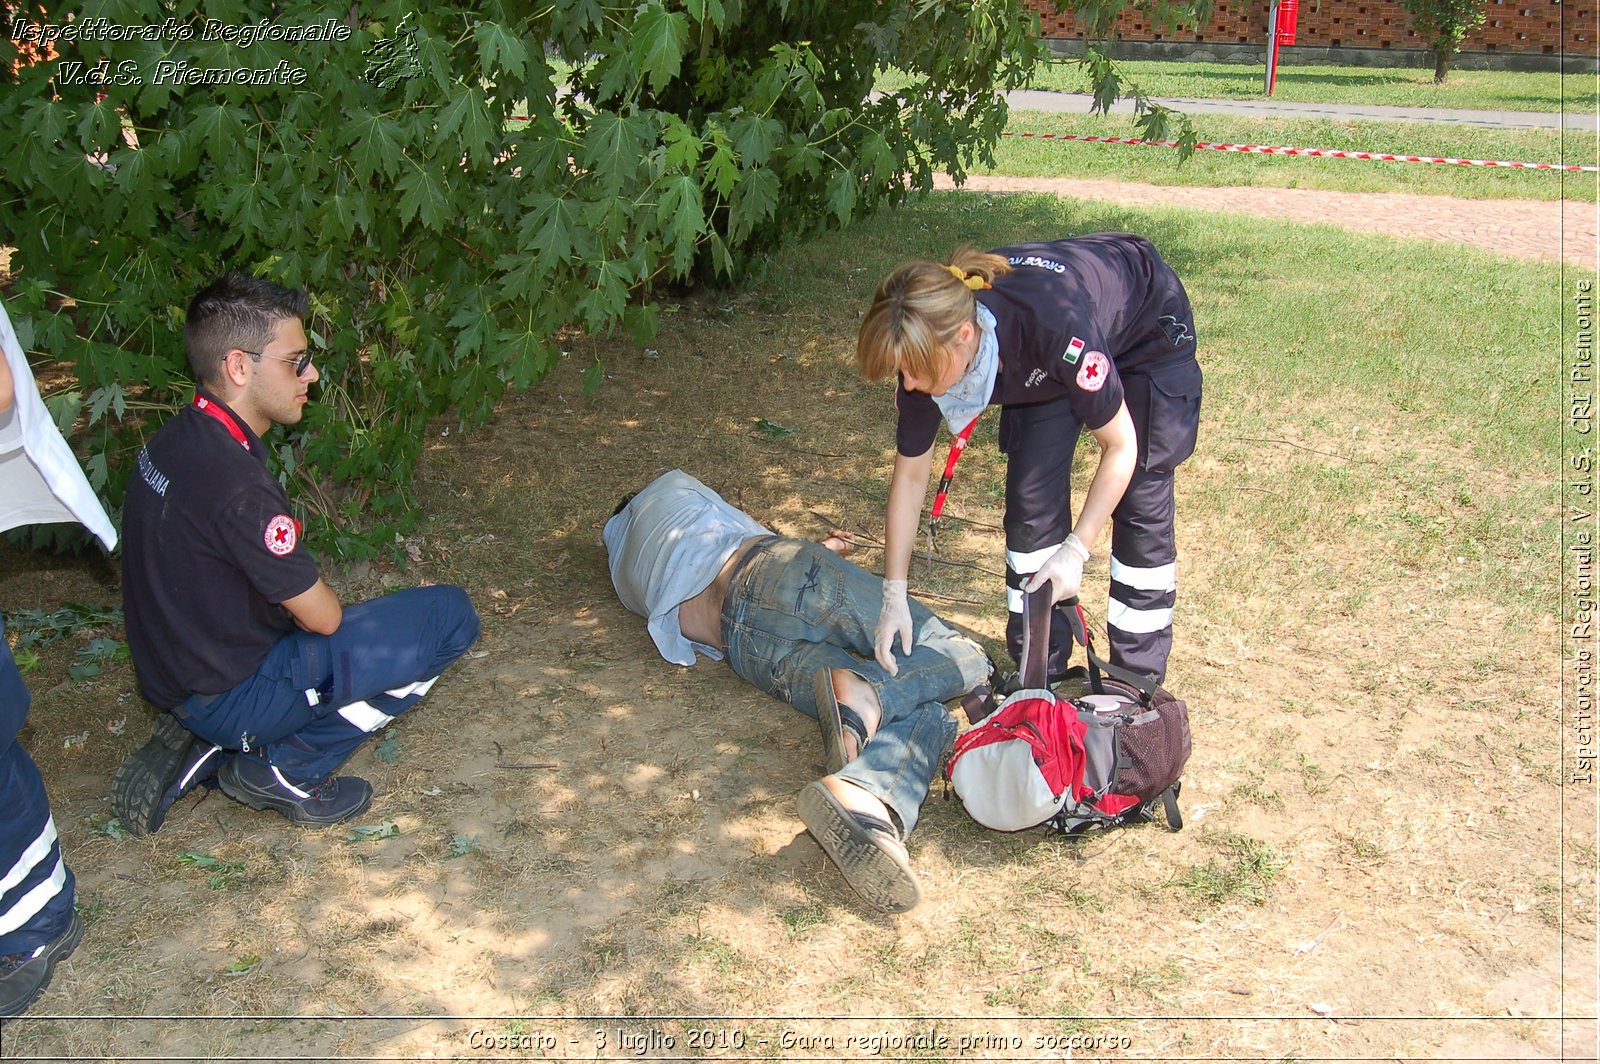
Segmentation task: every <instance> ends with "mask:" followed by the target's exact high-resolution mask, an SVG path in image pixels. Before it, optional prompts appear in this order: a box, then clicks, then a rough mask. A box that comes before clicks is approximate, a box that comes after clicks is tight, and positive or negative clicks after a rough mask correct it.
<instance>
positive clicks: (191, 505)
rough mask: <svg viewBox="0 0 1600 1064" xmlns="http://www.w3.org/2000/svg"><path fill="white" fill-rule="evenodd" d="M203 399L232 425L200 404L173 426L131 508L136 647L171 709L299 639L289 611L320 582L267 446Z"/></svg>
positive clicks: (126, 520)
mask: <svg viewBox="0 0 1600 1064" xmlns="http://www.w3.org/2000/svg"><path fill="white" fill-rule="evenodd" d="M200 396H201V398H203V399H204V400H206V401H207V402H208V403H212V404H215V407H216V412H217V413H218V414H221V415H224V417H225V418H226V419H227V420H226V421H225V420H223V419H221V418H217V417H213V416H211V415H210V414H207V413H206V412H205V411H203V410H201V409H200V408H198V407H197V406H194V405H190V406H188V407H185V408H184V409H183V410H182V411H180V412H179V413H178V414H177V416H176V417H174V418H172V420H170V421H168V422H167V423H166V424H165V425H163V426H162V427H161V429H160V431H158V432H157V433H156V434H155V435H154V436H152V437H151V438H150V440H149V441H148V442H147V443H146V444H145V446H144V448H143V449H142V450H141V451H140V452H139V457H138V464H137V468H136V469H135V470H134V472H133V475H132V476H131V477H129V478H128V493H127V497H126V499H125V500H124V502H123V510H122V603H123V612H124V614H125V616H126V620H127V627H128V649H129V651H130V652H131V653H132V657H133V666H134V671H135V672H136V673H137V674H138V677H139V686H140V688H141V689H142V690H143V691H144V695H145V697H146V698H148V699H149V700H150V701H151V702H153V703H154V704H155V705H157V706H160V707H162V708H165V709H170V708H171V707H173V706H176V705H178V704H179V703H181V702H182V701H183V700H184V699H186V698H188V697H189V696H190V695H192V694H200V695H212V694H217V693H219V692H222V691H226V690H228V689H229V688H231V687H233V686H234V685H235V684H237V683H239V682H240V681H241V680H243V679H244V678H245V677H247V676H249V675H250V674H251V673H253V672H255V671H256V669H258V668H260V666H261V662H262V661H263V660H264V659H265V658H266V656H267V652H268V651H269V650H271V649H272V646H273V644H275V643H276V642H277V641H278V640H280V639H282V638H283V637H284V636H285V635H286V634H288V633H289V632H292V631H294V630H295V623H294V618H293V617H292V616H291V615H290V614H289V611H288V610H286V609H284V608H283V607H282V606H281V605H280V603H282V602H283V600H284V599H289V598H293V597H294V596H296V595H299V594H301V593H302V592H304V591H308V590H310V588H311V586H312V585H313V584H315V583H316V582H317V578H318V570H317V563H316V561H315V560H314V559H312V557H311V555H310V553H309V552H308V551H306V549H305V547H304V545H303V544H302V543H301V542H300V532H301V530H300V524H299V522H298V521H296V520H295V519H294V518H293V517H292V516H291V514H290V511H289V500H288V497H287V496H286V495H285V494H284V491H283V487H282V486H281V485H280V484H279V483H278V482H277V480H275V479H274V478H273V476H272V474H271V473H269V472H268V471H267V467H266V464H265V457H266V451H265V448H264V447H263V445H262V443H261V440H260V438H258V437H257V436H256V434H255V433H254V432H252V431H251V430H250V426H248V425H246V424H245V423H244V422H243V421H242V420H241V419H240V418H239V417H238V416H237V415H235V414H234V413H233V412H232V411H231V410H229V409H228V408H227V406H225V405H224V404H223V403H222V402H221V401H220V400H218V399H217V398H216V397H215V396H212V395H210V394H209V393H207V392H205V391H201V392H200ZM228 421H231V422H232V424H233V425H234V426H235V428H237V429H238V430H239V436H240V438H242V440H243V442H242V443H241V442H240V439H238V438H235V436H234V435H233V433H231V432H230V431H229V429H228V427H227V422H228Z"/></svg>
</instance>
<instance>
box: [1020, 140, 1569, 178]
mask: <svg viewBox="0 0 1600 1064" xmlns="http://www.w3.org/2000/svg"><path fill="white" fill-rule="evenodd" d="M1004 135H1005V136H1007V137H1026V138H1030V139H1034V140H1083V141H1089V142H1091V143H1094V144H1142V145H1145V146H1147V147H1153V148H1176V147H1177V146H1178V142H1177V141H1175V140H1140V139H1139V138H1138V137H1087V136H1080V135H1078V134H1076V133H1013V132H1011V131H1010V130H1007V131H1006V132H1005V134H1004ZM1195 147H1196V148H1208V149H1210V150H1211V151H1233V152H1245V153H1249V154H1255V155H1313V156H1319V157H1321V158H1324V159H1370V160H1375V161H1377V162H1385V163H1446V164H1448V165H1451V166H1509V167H1511V168H1512V169H1514V170H1566V171H1583V172H1586V173H1595V172H1600V166H1566V165H1563V164H1560V163H1515V162H1503V161H1501V160H1499V159H1446V158H1439V157H1437V156H1429V155H1390V154H1388V153H1386V152H1376V151H1344V150H1342V149H1336V148H1276V147H1267V146H1265V145H1261V144H1213V143H1211V142H1210V141H1205V140H1202V141H1200V142H1199V143H1197V144H1196V145H1195Z"/></svg>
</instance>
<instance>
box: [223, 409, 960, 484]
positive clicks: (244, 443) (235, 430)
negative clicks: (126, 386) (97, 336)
mask: <svg viewBox="0 0 1600 1064" xmlns="http://www.w3.org/2000/svg"><path fill="white" fill-rule="evenodd" d="M194 408H195V409H196V410H198V411H200V412H201V413H202V414H206V415H208V416H210V417H214V418H216V419H217V420H218V421H220V422H222V427H223V428H225V429H227V430H228V435H229V436H232V437H233V438H234V439H235V440H238V441H239V446H240V447H243V448H244V449H245V450H247V451H248V450H249V449H250V437H248V436H246V435H245V434H244V429H242V428H240V427H239V423H238V422H236V421H234V420H233V418H231V417H229V416H228V412H227V411H226V410H224V409H223V408H222V407H221V406H219V405H217V404H216V403H213V402H212V401H211V400H210V399H207V398H206V397H205V396H203V395H201V394H200V393H199V392H195V393H194ZM950 464H951V465H952V466H953V465H955V461H954V460H953V459H952V460H951V463H950Z"/></svg>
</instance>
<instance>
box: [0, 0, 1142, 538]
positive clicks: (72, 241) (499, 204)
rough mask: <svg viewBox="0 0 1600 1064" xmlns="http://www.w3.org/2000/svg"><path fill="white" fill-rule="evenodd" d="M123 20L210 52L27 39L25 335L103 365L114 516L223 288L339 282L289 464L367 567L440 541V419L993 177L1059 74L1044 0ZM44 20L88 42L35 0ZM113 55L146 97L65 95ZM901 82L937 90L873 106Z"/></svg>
mask: <svg viewBox="0 0 1600 1064" xmlns="http://www.w3.org/2000/svg"><path fill="white" fill-rule="evenodd" d="M1104 2H1106V3H1112V2H1122V0H1104ZM96 13H97V14H104V15H106V16H107V17H108V18H110V19H112V20H113V21H117V22H119V23H120V24H126V25H135V26H157V25H162V24H167V23H166V20H168V19H170V20H171V23H170V24H171V25H176V26H180V27H185V28H187V29H189V30H192V31H193V33H192V34H191V35H190V37H189V38H181V37H177V36H173V35H168V36H166V37H164V38H162V39H160V40H158V41H154V42H151V41H138V40H90V39H83V37H82V36H81V35H80V38H79V39H77V40H72V41H67V40H60V41H58V42H56V45H55V54H43V53H41V52H39V51H38V50H28V49H27V47H26V44H25V42H22V41H19V40H17V39H0V78H3V79H7V80H10V81H13V82H15V84H8V85H6V86H5V87H4V89H3V91H0V150H3V151H4V152H5V157H6V158H7V159H8V160H9V161H10V165H8V166H7V167H5V168H3V169H0V244H4V245H9V246H12V247H14V248H15V249H16V250H15V252H14V254H13V256H12V259H11V269H12V270H13V272H14V274H15V276H16V281H15V283H14V285H13V287H12V290H11V292H10V293H9V294H8V296H7V305H8V309H9V310H10V312H11V315H12V318H13V320H14V321H15V322H16V323H17V326H18V331H19V334H20V335H22V336H24V337H26V338H27V341H28V343H29V347H30V350H31V351H32V353H33V354H34V355H35V356H36V357H39V356H43V357H51V358H58V359H61V360H63V361H66V362H70V363H72V364H73V366H74V369H75V371H76V374H77V377H78V382H79V386H78V388H77V393H78V398H77V399H75V400H74V401H73V403H72V404H71V405H72V408H73V410H74V411H80V410H83V408H84V406H85V404H84V401H83V399H82V398H81V397H82V396H83V395H87V396H89V397H90V399H89V401H88V403H87V410H86V413H87V414H88V415H89V421H90V422H92V423H91V424H88V425H87V426H86V431H87V438H86V439H84V442H85V444H86V446H87V447H88V450H89V452H90V454H91V456H92V459H91V461H92V464H93V468H94V469H95V470H96V471H97V472H98V471H99V470H102V469H103V470H105V472H106V477H107V481H108V488H109V494H110V496H111V501H112V502H113V503H115V502H116V500H117V497H118V496H119V494H120V487H119V485H120V483H121V482H122V479H123V478H124V477H125V474H126V469H127V466H128V465H129V462H130V459H131V457H132V456H133V454H134V453H136V451H137V445H138V442H139V439H140V437H141V435H142V434H143V433H146V432H148V431H149V429H150V428H151V427H152V425H153V423H154V421H155V420H158V419H159V418H160V417H161V416H164V413H165V412H166V411H169V410H172V409H175V408H176V407H177V405H178V404H179V403H181V402H183V401H185V400H186V399H187V398H188V392H189V388H190V386H191V382H190V381H189V380H188V369H187V367H186V365H185V363H184V358H183V353H182V342H181V326H182V320H183V308H184V306H185V305H186V304H187V302H188V299H189V298H190V297H191V296H192V294H193V293H194V292H195V291H196V290H197V289H199V288H200V287H201V286H202V285H204V284H205V283H206V282H207V281H209V280H210V279H211V278H212V277H214V276H215V275H216V274H217V273H219V272H220V271H222V270H223V269H244V270H249V271H252V272H254V273H256V274H258V275H261V276H265V277H268V278H271V279H273V280H276V281H279V282H280V283H285V284H290V285H294V286H297V287H304V288H306V289H308V290H309V291H310V292H311V293H312V296H313V299H314V308H315V309H314V314H313V320H312V322H311V323H310V331H311V332H312V334H313V335H314V336H315V337H316V339H315V341H314V342H315V343H316V344H317V352H316V354H317V363H318V366H319V368H320V369H321V370H322V384H321V385H320V386H319V391H318V393H317V395H316V399H317V402H316V403H315V404H313V406H312V408H311V411H310V413H309V414H308V416H307V418H306V419H305V420H304V421H302V422H301V423H300V424H299V425H297V426H295V427H294V428H293V429H291V430H288V431H284V432H280V433H279V434H278V435H277V436H276V437H275V438H274V439H273V440H272V441H271V442H272V448H271V449H272V451H273V454H274V455H275V456H276V457H275V459H274V460H275V462H276V463H277V466H278V469H279V472H280V475H282V476H283V477H284V478H285V480H286V481H287V482H288V483H289V484H290V486H291V493H292V494H293V496H294V497H295V498H296V499H297V501H298V502H299V504H301V505H303V506H304V507H305V509H306V510H307V513H308V516H309V517H310V518H311V520H312V524H313V536H314V542H317V543H318V544H319V545H320V546H326V545H329V544H333V545H334V546H335V547H336V549H337V550H338V551H339V552H342V553H357V554H361V553H370V552H372V551H374V550H377V549H383V545H384V544H388V543H392V540H393V535H394V533H395V531H396V530H404V529H405V528H406V527H408V526H409V525H410V524H411V523H413V522H414V521H415V520H416V512H415V507H414V506H412V505H411V501H410V499H409V496H408V493H407V485H408V483H409V481H410V476H411V468H412V463H414V462H415V460H416V457H417V455H418V454H420V452H421V434H422V431H423V427H424V425H425V424H426V423H427V422H428V420H429V419H430V418H433V417H436V416H438V415H440V414H443V413H445V412H446V411H450V410H454V411H455V412H456V414H457V415H458V416H459V417H460V418H461V419H462V420H463V421H468V422H470V421H476V420H479V419H482V418H484V417H487V416H488V415H489V413H490V412H491V411H492V409H493V405H494V403H495V401H496V400H497V399H498V398H499V397H500V396H501V395H502V394H503V393H504V391H505V390H506V389H507V388H525V387H529V386H531V385H533V384H535V383H537V382H538V381H539V380H540V379H541V378H542V377H543V375H544V374H545V373H547V372H548V371H549V369H550V367H551V366H552V365H553V364H554V360H555V359H556V358H557V357H558V347H557V344H556V343H555V339H554V338H555V337H556V335H557V333H558V332H559V331H561V330H563V329H573V328H577V329H581V330H587V331H590V332H599V331H605V330H611V329H624V330H627V331H628V332H630V333H631V334H633V335H635V336H638V337H640V338H648V337H649V335H650V334H651V332H652V330H653V329H654V327H655V322H656V310H655V308H654V307H653V306H651V305H650V303H649V299H650V296H651V293H652V292H653V291H655V290H656V289H658V288H659V287H660V286H661V285H662V284H665V283H669V282H681V281H687V280H704V281H713V282H716V281H719V280H720V281H725V280H727V279H730V278H733V277H735V276H737V275H738V274H739V273H740V272H741V271H742V270H744V269H745V268H746V265H747V264H748V263H749V261H750V260H751V259H752V257H753V256H755V255H757V254H759V253H760V252H761V251H762V250H763V249H765V248H767V247H769V246H772V245H775V244H777V243H779V242H781V241H786V240H793V239H798V238H801V237H803V236H804V235H806V234H807V233H809V232H812V231H814V230H817V229H819V228H825V227H830V226H840V225H847V224H849V223H850V222H851V221H853V220H855V219H857V218H860V217H862V216H863V215H865V214H866V213H868V212H870V211H872V210H874V209H876V208H877V207H878V206H879V205H880V204H883V203H885V202H890V203H892V202H897V201H899V200H900V199H901V198H902V197H903V196H904V195H905V194H906V191H907V190H908V189H926V188H929V187H931V184H932V177H933V174H934V173H936V172H940V171H946V172H951V173H954V174H957V175H961V174H963V173H964V172H965V170H966V168H967V167H968V166H970V165H972V163H973V162H974V161H975V160H978V159H985V158H988V157H990V153H991V151H992V148H993V145H994V143H995V140H996V139H997V138H998V136H999V135H1000V132H1001V130H1002V128H1003V126H1004V122H1005V104H1004V102H1003V101H1002V100H1001V98H1000V97H999V95H998V94H997V92H998V90H1004V89H1008V88H1016V87H1020V86H1021V85H1023V84H1024V83H1025V81H1026V79H1027V77H1028V75H1029V72H1030V71H1031V69H1032V67H1033V64H1034V62H1035V60H1036V58H1037V57H1038V56H1039V55H1040V54H1041V52H1042V47H1041V45H1040V43H1039V42H1038V41H1037V39H1036V38H1035V36H1034V34H1033V29H1034V19H1033V17H1032V16H1031V15H1029V14H1028V12H1027V11H1026V10H1025V9H1024V8H1023V6H1022V3H1021V0H904V2H899V3H890V4H884V3H881V2H880V0H779V2H775V3H754V2H751V0H642V2H639V0H634V2H631V3H629V4H627V5H622V6H606V5H604V4H603V3H602V2H601V0H550V2H549V3H545V4H538V5H515V4H504V3H500V2H498V0H497V2H493V3H465V2H448V0H447V2H445V3H443V4H439V5H432V6H426V7H418V6H417V5H413V4H408V3H403V2H401V0H372V2H370V3H364V4H361V5H359V6H357V7H350V6H349V5H344V6H328V5H326V4H324V3H321V2H316V0H278V2H277V3H275V4H270V5H269V4H267V3H266V2H265V0H230V2H229V3H227V4H225V5H222V4H217V3H202V2H200V0H141V2H140V3H137V4H133V3H112V4H109V5H101V7H100V8H96ZM13 17H14V18H16V19H26V20H28V21H29V22H30V23H51V22H59V21H60V16H59V12H54V11H51V10H48V9H46V8H44V7H41V6H40V5H39V4H37V3H26V2H24V3H20V4H18V5H17V7H16V9H15V11H14V14H13ZM207 19H216V20H218V22H220V23H221V24H223V25H236V26H253V25H254V24H256V23H257V22H259V21H261V20H263V19H264V20H266V21H267V22H268V23H270V24H272V25H275V26H279V27H288V28H297V27H300V28H303V27H310V26H319V25H323V24H325V23H326V22H327V21H328V20H330V19H331V20H333V22H334V24H335V25H337V26H339V27H340V28H341V34H342V39H321V40H312V41H299V42H295V43H292V44H291V43H286V42H275V41H270V40H262V41H257V42H255V43H253V44H251V45H248V46H245V45H241V44H239V43H237V42H233V43H227V42H217V41H206V40H205V39H204V35H203V33H202V30H203V28H204V26H205V25H206V20H207ZM163 61H167V62H175V63H183V64H187V69H191V70H195V71H200V72H202V73H204V72H205V71H212V72H216V71H220V72H222V73H227V72H228V71H230V70H238V69H245V70H258V71H259V70H272V69H275V68H282V67H286V68H288V69H289V70H291V71H297V72H298V80H295V79H293V78H285V77H273V76H268V77H265V78H257V79H254V80H253V81H251V82H249V83H243V84H241V83H237V82H226V83H223V84H204V83H189V82H186V81H183V80H173V79H171V78H167V79H162V78H160V77H158V76H157V64H158V63H161V62H163ZM102 63H103V64H105V69H109V70H112V71H119V70H129V71H132V72H133V73H134V74H135V75H136V76H135V77H134V78H133V79H131V80H128V81H126V82H114V83H106V84H84V83H76V82H73V81H72V79H71V78H69V77H67V76H65V75H64V73H63V71H64V70H67V69H69V67H68V64H77V66H75V67H71V68H70V69H74V70H79V69H87V68H92V67H95V66H96V65H98V64H102ZM275 64H276V67H275ZM887 68H894V69H896V70H898V71H900V72H901V73H902V74H903V75H904V76H905V78H906V87H905V88H903V89H900V90H898V91H895V92H891V93H886V94H884V95H881V96H873V95H872V92H871V90H872V87H873V79H874V76H875V74H876V73H877V72H878V71H880V70H884V69H887ZM555 69H559V70H561V71H562V77H561V84H559V85H557V84H556V82H555V80H554V77H553V73H552V71H553V70H555ZM206 76H209V75H206ZM1151 113H1152V114H1155V115H1156V116H1157V117H1160V112H1159V111H1156V110H1154V109H1152V111H1151ZM596 365H597V366H598V365H599V363H596ZM602 379H603V374H602V373H601V372H600V371H598V370H596V371H594V372H593V373H592V374H591V376H590V377H589V378H588V379H587V381H586V387H588V386H590V385H592V386H596V387H598V386H599V383H600V381H601V380H602ZM57 407H60V408H62V409H64V408H65V406H64V404H63V403H61V402H58V403H57ZM84 431H85V429H82V428H81V429H80V433H82V432H84Z"/></svg>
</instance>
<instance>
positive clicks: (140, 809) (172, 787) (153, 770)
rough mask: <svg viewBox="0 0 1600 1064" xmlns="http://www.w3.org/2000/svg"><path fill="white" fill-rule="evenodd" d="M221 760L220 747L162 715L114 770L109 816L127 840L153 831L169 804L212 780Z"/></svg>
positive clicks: (172, 717) (156, 829) (164, 817)
mask: <svg viewBox="0 0 1600 1064" xmlns="http://www.w3.org/2000/svg"><path fill="white" fill-rule="evenodd" d="M225 756H226V754H224V752H223V750H222V747H220V746H213V745H212V744H210V743H208V742H206V741H205V740H204V739H201V738H200V737H199V736H197V735H195V734H194V733H193V732H191V731H189V729H187V728H185V727H184V726H183V725H182V724H181V723H179V721H178V718H177V717H174V716H173V715H172V714H171V713H165V712H164V713H161V714H159V715H158V716H157V717H156V726H155V728H154V729H153V730H152V731H151V732H150V738H149V740H147V741H146V742H145V744H144V745H143V746H141V747H139V749H137V750H135V751H134V752H133V753H131V754H129V755H128V756H127V758H126V759H125V760H124V761H123V762H122V765H121V766H120V767H118V769H117V774H116V776H115V777H114V778H113V779H112V781H111V811H112V812H113V813H115V814H116V817H117V819H118V820H120V821H121V822H122V826H123V827H124V828H126V829H127V830H128V834H130V835H148V834H150V833H151V832H153V831H158V830H160V828H161V824H162V822H163V821H165V820H166V819H167V811H168V810H169V809H171V808H172V804H173V803H174V802H176V801H177V800H178V799H179V798H182V797H183V796H184V795H185V794H187V793H189V792H190V791H191V790H193V789H194V788H196V787H198V786H201V785H202V784H209V783H211V781H213V780H215V779H216V775H217V768H218V766H220V765H221V764H222V759H223V758H224V757H225Z"/></svg>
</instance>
